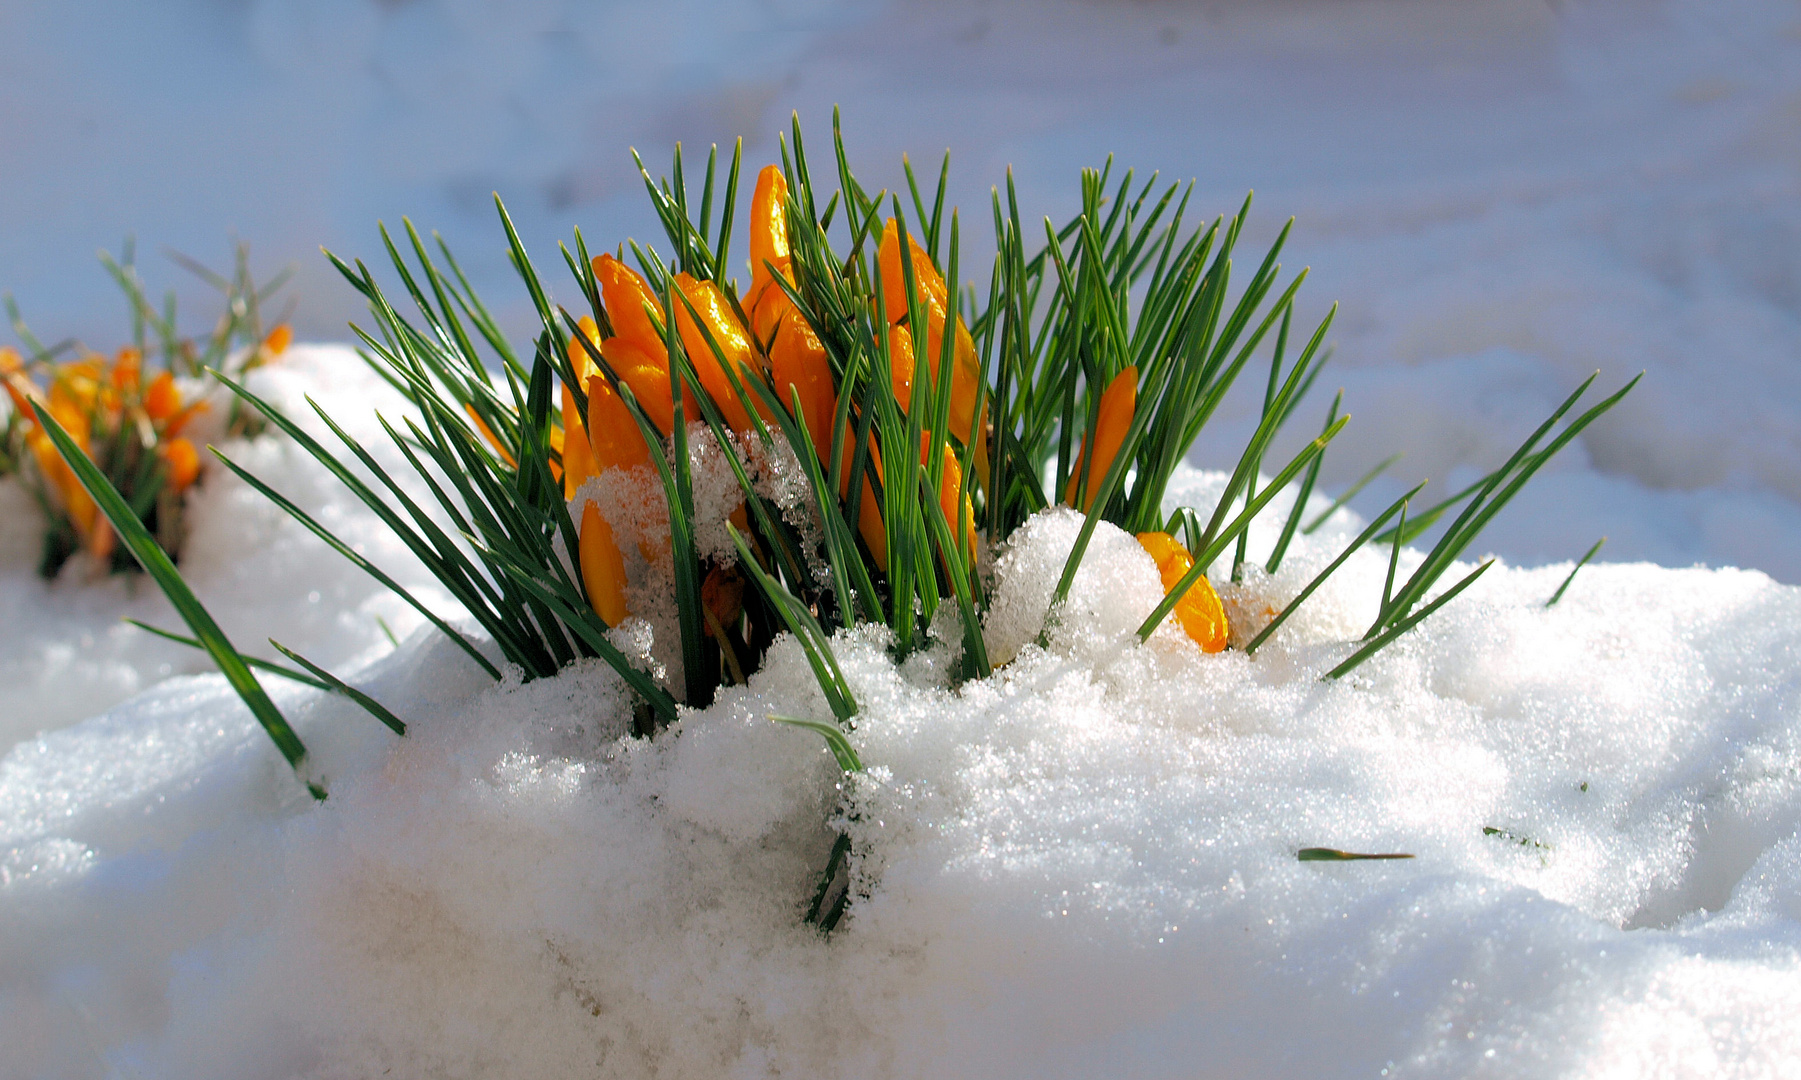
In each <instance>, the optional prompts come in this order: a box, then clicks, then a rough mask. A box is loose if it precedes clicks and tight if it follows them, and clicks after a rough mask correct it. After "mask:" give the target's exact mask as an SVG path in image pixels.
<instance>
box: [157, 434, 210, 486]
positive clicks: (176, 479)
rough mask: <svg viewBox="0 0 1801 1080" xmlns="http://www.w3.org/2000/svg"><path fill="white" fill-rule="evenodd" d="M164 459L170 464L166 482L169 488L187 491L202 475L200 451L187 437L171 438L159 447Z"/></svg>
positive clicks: (158, 449)
mask: <svg viewBox="0 0 1801 1080" xmlns="http://www.w3.org/2000/svg"><path fill="white" fill-rule="evenodd" d="M157 453H158V454H159V455H161V457H162V459H163V461H164V462H165V463H166V464H167V465H168V467H169V472H168V478H167V480H165V481H164V482H165V483H167V484H168V485H169V490H171V491H173V492H175V493H177V494H180V493H181V492H183V491H186V490H187V489H188V488H189V486H191V485H192V484H193V483H194V481H195V480H197V479H199V477H200V452H199V451H198V450H196V449H194V444H193V443H192V442H191V441H189V440H187V439H179V438H177V439H169V440H167V441H166V442H164V443H163V444H162V445H161V446H159V447H158V448H157Z"/></svg>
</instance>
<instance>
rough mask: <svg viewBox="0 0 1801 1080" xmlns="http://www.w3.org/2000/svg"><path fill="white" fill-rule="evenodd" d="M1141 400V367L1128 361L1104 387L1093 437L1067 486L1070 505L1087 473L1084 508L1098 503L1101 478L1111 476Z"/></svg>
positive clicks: (1065, 499) (1065, 496)
mask: <svg viewBox="0 0 1801 1080" xmlns="http://www.w3.org/2000/svg"><path fill="white" fill-rule="evenodd" d="M1137 403H1138V368H1137V367H1135V366H1132V365H1129V364H1128V365H1127V366H1125V367H1123V368H1121V369H1120V371H1119V374H1118V375H1115V376H1113V381H1112V382H1109V383H1108V384H1107V389H1105V390H1103V391H1101V407H1100V415H1099V417H1098V418H1097V419H1096V421H1095V425H1094V432H1093V434H1092V437H1091V438H1090V437H1085V438H1083V440H1082V449H1081V451H1080V452H1079V453H1077V454H1076V467H1075V471H1073V472H1071V473H1070V474H1069V484H1068V486H1067V487H1065V488H1064V489H1063V502H1064V504H1065V505H1067V506H1074V505H1075V504H1076V488H1077V487H1078V486H1079V482H1080V480H1081V479H1082V476H1083V475H1084V470H1086V475H1087V477H1088V490H1087V492H1086V493H1085V494H1084V496H1083V498H1082V512H1083V513H1087V512H1088V511H1089V510H1090V509H1092V508H1093V506H1094V498H1095V496H1096V495H1099V494H1100V489H1101V481H1103V480H1105V479H1106V478H1107V470H1108V469H1110V468H1112V467H1113V459H1114V458H1115V457H1118V456H1119V448H1120V446H1121V445H1123V444H1124V443H1125V441H1126V431H1127V429H1129V428H1130V427H1131V426H1132V412H1133V410H1134V409H1136V408H1137ZM1090 445H1092V446H1093V448H1094V459H1093V461H1092V463H1090V462H1089V460H1088V450H1089V447H1090Z"/></svg>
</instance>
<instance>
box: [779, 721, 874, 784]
mask: <svg viewBox="0 0 1801 1080" xmlns="http://www.w3.org/2000/svg"><path fill="white" fill-rule="evenodd" d="M769 718H770V719H771V720H774V721H775V722H776V723H778V724H787V725H788V726H789V727H797V728H806V729H807V730H808V731H812V732H816V733H817V734H819V735H820V736H821V737H822V738H824V739H825V744H826V745H827V746H828V747H830V748H831V750H832V756H833V757H835V758H837V759H838V767H839V768H840V769H843V770H844V771H845V772H862V771H863V762H862V761H861V760H859V759H858V758H857V751H856V750H855V749H854V748H852V746H851V744H850V740H849V739H847V738H845V736H844V732H843V731H842V730H840V729H839V727H838V725H836V724H825V723H821V722H820V721H818V720H798V719H796V718H794V717H792V716H776V715H774V714H773V713H772V714H771V715H770V717H769Z"/></svg>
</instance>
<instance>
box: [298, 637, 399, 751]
mask: <svg viewBox="0 0 1801 1080" xmlns="http://www.w3.org/2000/svg"><path fill="white" fill-rule="evenodd" d="M269 644H271V645H273V646H275V647H276V649H278V650H280V652H281V654H282V655H283V656H285V657H287V658H288V659H289V660H292V661H294V662H295V663H296V664H299V665H300V666H301V667H303V668H305V669H307V670H308V671H310V672H312V673H313V676H314V678H317V679H321V680H323V681H324V682H325V683H326V684H327V686H328V688H329V689H331V690H333V691H335V692H336V693H339V694H342V695H344V696H345V697H347V698H349V699H350V700H352V701H354V702H356V703H357V704H358V705H361V706H362V707H363V710H364V711H365V712H367V713H368V714H369V715H370V716H373V717H375V718H376V719H377V720H380V721H381V722H382V723H384V724H386V725H388V727H389V729H390V730H392V731H393V732H394V734H396V735H405V734H406V724H405V723H404V722H403V721H402V720H401V719H400V717H398V716H395V715H394V714H393V713H391V712H389V711H388V709H387V706H385V705H383V704H382V703H381V702H379V701H377V700H375V699H374V698H372V697H370V696H369V695H368V694H365V693H363V692H362V691H361V690H358V689H357V688H356V687H354V686H352V685H350V684H349V683H347V682H345V681H344V680H343V679H340V678H338V677H337V676H336V675H333V674H332V673H331V672H329V671H327V670H325V669H324V668H322V667H320V666H319V665H318V664H315V663H313V662H312V661H311V660H308V659H307V658H306V657H304V656H301V655H300V654H299V653H297V652H295V651H294V650H293V649H290V648H288V647H287V646H286V645H283V644H282V643H281V642H279V641H276V640H275V639H274V638H270V639H269Z"/></svg>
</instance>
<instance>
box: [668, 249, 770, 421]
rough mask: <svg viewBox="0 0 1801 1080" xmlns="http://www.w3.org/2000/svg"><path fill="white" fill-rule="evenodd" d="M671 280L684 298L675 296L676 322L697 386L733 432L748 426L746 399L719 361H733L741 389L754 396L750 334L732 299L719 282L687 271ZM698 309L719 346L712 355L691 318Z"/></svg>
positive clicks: (747, 394)
mask: <svg viewBox="0 0 1801 1080" xmlns="http://www.w3.org/2000/svg"><path fill="white" fill-rule="evenodd" d="M673 280H674V283H675V287H676V288H677V289H679V290H681V293H682V295H683V296H685V297H687V298H688V303H687V304H684V303H682V302H681V301H680V300H679V299H678V300H677V301H676V305H675V326H676V330H677V332H678V333H680V334H681V337H682V347H683V348H684V349H685V350H687V353H688V361H689V362H690V363H692V364H693V365H694V371H695V373H696V374H697V375H699V376H700V385H701V387H702V388H704V389H705V390H706V392H707V394H708V396H710V397H711V398H712V399H713V403H714V404H715V405H717V406H718V407H719V412H720V415H721V416H723V417H725V424H726V426H727V427H729V428H731V429H732V430H733V431H737V432H745V431H749V430H751V423H750V413H749V412H748V411H747V410H746V409H745V408H744V402H743V401H741V400H739V398H738V392H737V390H735V389H734V388H733V386H732V381H731V378H730V376H728V375H727V373H726V368H725V367H724V366H722V365H721V364H720V359H721V356H723V358H724V360H725V363H726V364H729V365H731V370H732V373H733V374H735V375H737V377H738V382H739V383H741V384H746V386H745V395H746V396H747V397H749V398H750V400H752V401H755V400H756V391H754V390H751V389H750V388H749V386H748V382H749V380H751V379H754V378H756V377H757V374H756V368H755V366H754V364H753V353H752V352H751V347H750V337H749V335H747V334H746V333H745V332H744V328H743V327H742V326H740V325H738V320H737V317H736V315H734V314H733V312H732V308H731V305H730V304H728V303H726V299H725V294H724V293H723V292H721V291H720V289H719V286H718V285H715V284H714V283H713V282H711V281H701V280H699V279H698V278H695V277H691V276H690V275H688V274H676V275H675V276H674V278H673ZM690 304H692V305H693V307H694V312H693V314H690V313H689V311H688V306H689V305H690ZM696 314H697V315H699V316H700V318H701V321H702V322H704V323H706V326H707V330H708V331H709V332H711V334H712V335H713V343H714V344H716V345H718V346H719V353H720V355H719V356H716V355H714V353H713V348H712V346H711V345H708V344H707V340H706V336H705V335H703V334H702V333H701V332H700V327H699V326H698V325H697V324H696V323H695V321H694V315H696ZM697 418H698V417H697Z"/></svg>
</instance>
